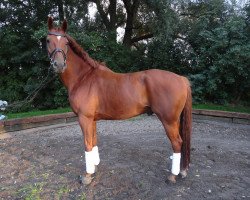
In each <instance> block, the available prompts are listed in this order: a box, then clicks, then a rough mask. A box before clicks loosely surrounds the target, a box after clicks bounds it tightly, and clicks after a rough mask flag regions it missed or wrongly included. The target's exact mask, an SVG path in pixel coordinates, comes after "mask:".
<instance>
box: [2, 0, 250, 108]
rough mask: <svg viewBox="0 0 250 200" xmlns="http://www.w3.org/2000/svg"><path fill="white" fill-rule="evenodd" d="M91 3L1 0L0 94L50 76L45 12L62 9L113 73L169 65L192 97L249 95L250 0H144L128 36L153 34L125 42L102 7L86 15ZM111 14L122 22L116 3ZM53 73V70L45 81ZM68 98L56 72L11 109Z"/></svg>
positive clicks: (6, 96) (12, 97)
mask: <svg viewBox="0 0 250 200" xmlns="http://www.w3.org/2000/svg"><path fill="white" fill-rule="evenodd" d="M88 3H89V1H82V2H79V1H75V0H74V1H55V0H52V1H3V2H2V3H1V7H0V13H1V14H0V27H1V29H0V38H1V45H0V99H3V100H7V101H8V102H9V103H12V102H15V101H20V100H23V99H25V98H26V97H27V96H28V95H30V94H32V92H33V91H34V90H35V89H36V88H37V87H38V86H39V85H40V84H41V83H42V82H43V80H44V79H45V78H46V77H47V75H48V68H49V61H48V57H47V51H46V44H45V37H46V34H47V24H46V20H47V16H48V15H49V14H50V15H52V16H54V17H55V18H56V19H57V21H58V19H62V17H63V16H66V17H67V19H68V21H69V28H68V30H69V34H70V35H71V36H72V37H73V38H75V39H76V40H77V42H78V43H79V44H81V45H82V46H83V47H84V49H85V50H86V51H87V52H88V53H89V54H90V56H91V57H93V58H94V59H96V60H99V61H100V62H105V63H106V65H107V66H108V67H109V68H111V69H112V70H114V71H116V72H132V71H139V70H145V69H151V68H159V69H164V70H169V71H173V72H176V73H178V74H181V75H185V76H188V77H189V79H190V80H191V83H192V90H193V97H194V101H195V102H214V103H221V104H223V103H227V102H229V103H234V104H237V103H239V102H249V99H250V92H249V91H250V78H249V75H250V66H249V65H250V53H249V52H250V34H249V32H250V5H249V4H246V5H244V7H243V8H240V7H238V5H237V4H235V3H234V4H230V3H229V2H228V1H225V0H199V1H190V0H184V1H179V0H171V1H165V0H141V2H140V5H139V7H138V12H137V13H136V17H135V19H134V21H133V34H132V37H136V36H140V35H144V34H148V33H152V34H153V35H154V37H153V38H151V39H147V40H143V41H139V42H136V43H134V45H133V46H132V48H128V47H127V46H126V45H124V44H123V43H122V42H117V41H116V38H115V35H116V33H115V31H114V30H113V29H112V28H111V29H110V30H109V31H108V29H107V28H105V25H104V23H103V20H102V18H101V16H100V14H99V13H97V15H96V18H95V19H94V20H93V19H90V18H89V16H88V14H87V8H88ZM59 8H63V9H62V10H60V9H59ZM62 12H63V13H62ZM27 16H29V17H27ZM116 16H117V22H121V23H120V25H119V26H120V27H121V26H123V27H124V24H125V23H126V13H124V8H123V4H121V3H118V4H117V15H116ZM117 27H118V26H117ZM113 28H114V27H113ZM112 30H113V31H112ZM52 76H53V74H52V73H50V74H49V76H48V80H50V79H51V78H52ZM246 104H249V103H246ZM68 105H69V104H68V99H67V91H66V90H65V88H64V87H63V86H62V84H61V82H60V80H59V79H58V78H57V79H53V80H52V81H50V82H49V83H48V84H47V85H46V86H45V87H44V88H43V89H42V90H41V91H40V92H39V94H38V96H37V97H36V98H35V99H34V101H33V102H31V103H30V104H26V105H25V106H21V107H19V108H16V109H15V111H20V112H21V111H27V110H30V109H40V110H44V109H48V108H58V107H65V106H68Z"/></svg>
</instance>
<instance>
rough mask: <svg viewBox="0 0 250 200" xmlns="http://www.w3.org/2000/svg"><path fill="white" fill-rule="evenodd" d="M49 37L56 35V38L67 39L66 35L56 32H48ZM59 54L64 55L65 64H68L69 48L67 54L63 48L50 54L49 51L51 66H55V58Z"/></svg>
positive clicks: (56, 49)
mask: <svg viewBox="0 0 250 200" xmlns="http://www.w3.org/2000/svg"><path fill="white" fill-rule="evenodd" d="M48 35H55V36H61V37H65V38H67V37H66V34H62V33H56V32H48ZM47 49H48V48H47ZM58 52H60V53H61V54H62V55H63V60H64V64H66V59H67V52H68V48H67V51H66V53H65V52H64V51H63V49H61V48H55V49H54V50H53V51H52V52H51V53H49V51H48V54H49V59H50V64H51V65H53V64H54V58H55V55H56V53H58Z"/></svg>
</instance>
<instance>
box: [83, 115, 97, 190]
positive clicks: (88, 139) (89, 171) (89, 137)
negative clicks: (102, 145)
mask: <svg viewBox="0 0 250 200" xmlns="http://www.w3.org/2000/svg"><path fill="white" fill-rule="evenodd" d="M79 123H80V126H81V129H82V132H83V135H84V147H85V162H86V174H85V175H84V176H83V177H82V178H81V179H82V180H81V182H82V183H84V184H85V185H88V184H90V183H91V181H92V179H93V174H94V173H95V159H94V156H95V153H94V151H93V142H94V141H93V134H94V133H93V132H94V123H95V122H94V120H93V119H91V118H88V117H85V116H79Z"/></svg>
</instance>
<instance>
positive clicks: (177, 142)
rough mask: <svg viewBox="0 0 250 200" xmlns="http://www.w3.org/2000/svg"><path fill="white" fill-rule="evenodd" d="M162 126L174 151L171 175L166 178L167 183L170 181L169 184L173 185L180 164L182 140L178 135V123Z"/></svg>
mask: <svg viewBox="0 0 250 200" xmlns="http://www.w3.org/2000/svg"><path fill="white" fill-rule="evenodd" d="M163 126H164V128H165V131H166V133H167V136H168V138H169V139H170V141H171V145H172V148H173V151H174V152H173V156H172V168H171V175H170V176H168V181H170V182H171V183H175V182H176V176H177V175H178V174H179V173H180V162H181V146H182V139H181V136H180V134H179V123H178V122H174V123H167V122H166V123H165V122H163Z"/></svg>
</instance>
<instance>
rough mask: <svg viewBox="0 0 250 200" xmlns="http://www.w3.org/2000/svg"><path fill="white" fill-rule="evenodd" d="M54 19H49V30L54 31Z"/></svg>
mask: <svg viewBox="0 0 250 200" xmlns="http://www.w3.org/2000/svg"><path fill="white" fill-rule="evenodd" d="M53 27H54V26H53V19H52V17H48V28H49V30H51V29H53Z"/></svg>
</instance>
